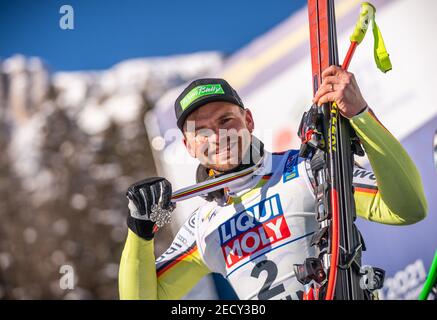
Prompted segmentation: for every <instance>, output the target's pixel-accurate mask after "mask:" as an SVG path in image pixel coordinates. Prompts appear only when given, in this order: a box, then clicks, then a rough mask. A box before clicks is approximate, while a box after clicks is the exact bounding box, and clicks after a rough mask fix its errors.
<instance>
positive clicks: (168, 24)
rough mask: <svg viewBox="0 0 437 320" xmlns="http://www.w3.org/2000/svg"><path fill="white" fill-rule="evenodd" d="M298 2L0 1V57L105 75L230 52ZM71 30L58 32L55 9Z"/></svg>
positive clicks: (298, 5) (284, 15)
mask: <svg viewBox="0 0 437 320" xmlns="http://www.w3.org/2000/svg"><path fill="white" fill-rule="evenodd" d="M305 3H306V1H305V0H274V1H248V0H234V1H230V0H223V1H208V0H203V1H201V0H185V1H180V0H173V1H162V0H160V1H158V0H144V1H140V0H124V1H121V0H108V1H102V0H99V1H98V0H65V1H59V0H44V1H43V0H13V1H12V0H10V1H5V0H1V1H0V58H1V59H4V58H6V57H9V56H11V55H13V54H16V53H22V54H25V55H28V56H39V57H42V58H43V59H44V60H45V61H46V62H47V63H48V64H49V65H50V66H51V67H52V68H53V69H54V70H89V69H104V68H108V67H110V66H112V65H113V64H115V63H117V62H119V61H121V60H124V59H128V58H135V57H148V56H166V55H171V54H180V53H190V52H196V51H205V50H219V51H222V52H224V53H226V54H231V53H233V52H235V51H236V50H238V49H239V48H241V47H243V46H244V45H245V44H247V43H248V42H250V41H251V40H252V39H254V38H256V37H257V36H258V35H261V34H263V33H264V32H266V31H268V30H269V29H271V28H272V27H274V26H275V25H276V24H278V23H279V22H281V21H282V20H284V19H286V18H287V17H288V16H290V15H291V14H292V13H293V12H294V11H295V10H297V9H299V8H301V7H303V6H304V5H305ZM64 4H68V5H71V6H72V7H73V9H74V24H75V29H74V30H62V29H61V28H60V27H59V20H60V18H61V16H62V15H61V14H60V13H59V9H60V7H61V6H62V5H64Z"/></svg>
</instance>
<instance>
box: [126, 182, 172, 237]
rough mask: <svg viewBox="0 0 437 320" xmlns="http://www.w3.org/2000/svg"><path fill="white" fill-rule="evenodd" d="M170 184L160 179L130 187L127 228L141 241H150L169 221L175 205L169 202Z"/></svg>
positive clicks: (127, 193) (128, 190)
mask: <svg viewBox="0 0 437 320" xmlns="http://www.w3.org/2000/svg"><path fill="white" fill-rule="evenodd" d="M171 192H172V191H171V184H170V182H169V181H168V180H166V179H164V178H161V177H154V178H148V179H145V180H141V181H139V182H137V183H134V184H133V185H131V186H130V187H129V188H128V189H127V192H126V197H127V198H128V200H129V205H128V207H129V215H128V217H127V226H128V227H129V229H130V230H132V231H133V232H134V233H136V234H137V235H138V236H140V237H141V238H143V239H146V240H151V239H153V236H154V234H155V232H156V231H158V229H159V228H161V227H162V226H163V225H165V224H166V223H169V222H170V221H171V212H172V211H173V210H174V209H175V204H174V203H172V202H171Z"/></svg>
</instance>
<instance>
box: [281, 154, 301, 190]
mask: <svg viewBox="0 0 437 320" xmlns="http://www.w3.org/2000/svg"><path fill="white" fill-rule="evenodd" d="M298 161H299V152H298V151H297V150H296V151H293V152H291V153H290V155H289V156H288V159H287V162H286V163H285V167H284V173H283V174H282V181H283V182H287V181H290V180H293V179H294V178H297V177H299V170H298V168H297V165H298Z"/></svg>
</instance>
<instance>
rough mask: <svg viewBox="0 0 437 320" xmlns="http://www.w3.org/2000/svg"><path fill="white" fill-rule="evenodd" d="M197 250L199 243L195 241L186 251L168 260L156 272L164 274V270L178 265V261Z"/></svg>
mask: <svg viewBox="0 0 437 320" xmlns="http://www.w3.org/2000/svg"><path fill="white" fill-rule="evenodd" d="M196 250H197V245H196V244H195V243H194V244H193V245H192V246H191V247H189V248H188V249H187V250H185V251H184V252H182V253H180V254H179V255H177V256H176V257H174V258H172V259H171V260H169V261H167V262H166V263H164V264H163V265H161V266H160V267H159V268H157V269H156V274H157V276H158V277H160V276H162V274H163V273H164V272H166V271H167V270H169V269H170V268H171V267H173V266H174V265H176V264H177V263H178V262H180V261H182V260H184V259H185V258H186V257H188V256H190V255H191V254H193V253H194V252H196Z"/></svg>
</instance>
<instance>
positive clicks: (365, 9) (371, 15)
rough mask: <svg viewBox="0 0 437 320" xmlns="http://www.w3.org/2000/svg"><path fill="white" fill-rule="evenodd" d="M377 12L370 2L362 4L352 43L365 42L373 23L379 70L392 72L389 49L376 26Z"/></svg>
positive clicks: (374, 48) (376, 59)
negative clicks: (370, 25)
mask: <svg viewBox="0 0 437 320" xmlns="http://www.w3.org/2000/svg"><path fill="white" fill-rule="evenodd" d="M375 12H376V9H375V7H374V6H373V5H372V4H370V3H369V2H363V3H362V4H361V12H360V17H359V19H358V21H357V23H356V24H355V28H354V31H353V32H352V35H351V36H350V41H351V42H356V43H358V44H360V43H361V42H362V41H363V39H364V36H365V35H366V32H367V29H368V28H369V24H370V22H372V29H373V40H374V45H373V54H374V57H375V63H376V66H377V67H378V69H380V70H381V71H382V72H384V73H386V72H387V71H390V70H391V69H392V65H391V61H390V57H389V54H388V52H387V49H386V48H385V44H384V39H383V37H382V34H381V30H380V29H379V27H378V25H377V24H376V20H375Z"/></svg>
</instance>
